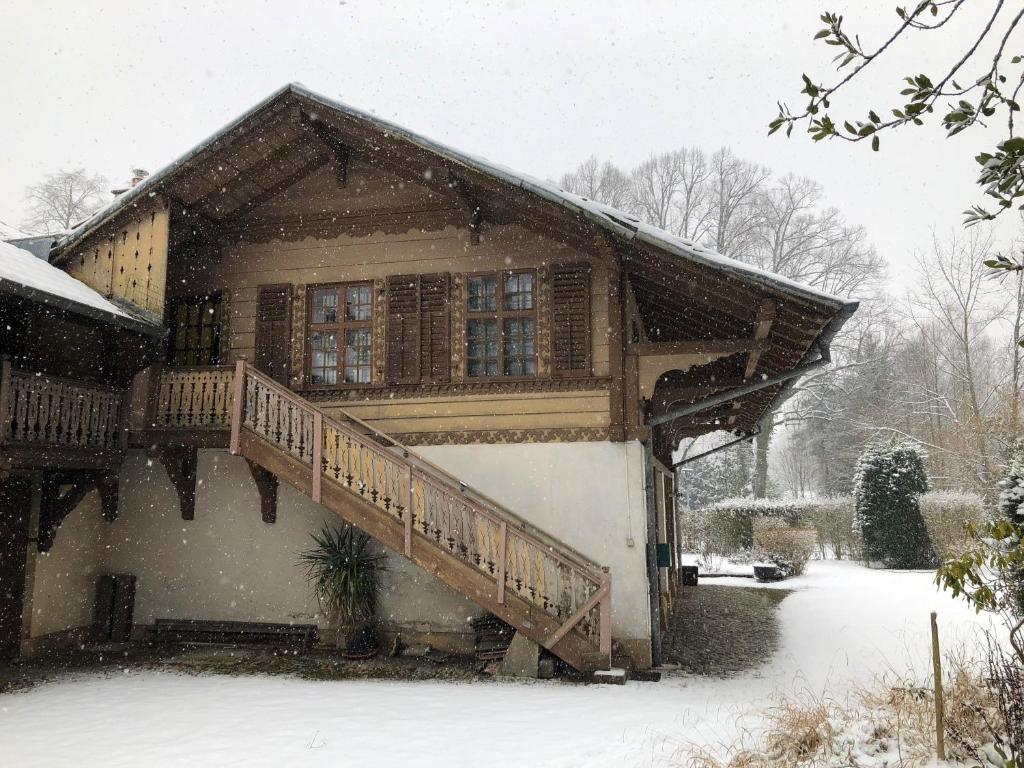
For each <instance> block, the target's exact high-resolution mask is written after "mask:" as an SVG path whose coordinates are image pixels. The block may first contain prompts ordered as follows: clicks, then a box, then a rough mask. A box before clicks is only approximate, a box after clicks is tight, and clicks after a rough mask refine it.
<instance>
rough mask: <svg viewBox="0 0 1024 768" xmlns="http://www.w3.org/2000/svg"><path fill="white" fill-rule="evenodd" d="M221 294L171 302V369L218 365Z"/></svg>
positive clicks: (179, 298) (190, 297) (183, 298)
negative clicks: (172, 366)
mask: <svg viewBox="0 0 1024 768" xmlns="http://www.w3.org/2000/svg"><path fill="white" fill-rule="evenodd" d="M221 308H222V303H221V297H220V294H213V295H207V296H188V297H178V298H176V299H174V300H173V301H172V302H171V313H170V317H171V335H170V339H169V349H168V355H167V362H168V364H170V365H182V366H191V365H217V364H219V363H220V329H221V319H222V317H221Z"/></svg>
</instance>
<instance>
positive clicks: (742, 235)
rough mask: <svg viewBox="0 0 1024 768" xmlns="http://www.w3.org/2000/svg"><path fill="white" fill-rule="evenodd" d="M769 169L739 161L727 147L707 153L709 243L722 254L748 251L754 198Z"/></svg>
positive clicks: (754, 222) (754, 215) (755, 217)
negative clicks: (709, 187)
mask: <svg viewBox="0 0 1024 768" xmlns="http://www.w3.org/2000/svg"><path fill="white" fill-rule="evenodd" d="M770 177H771V171H769V170H768V169H767V168H765V167H763V166H760V165H756V164H755V163H751V162H748V161H747V160H742V159H740V158H738V157H736V155H734V154H733V153H732V150H731V149H729V148H728V147H722V148H721V149H719V150H718V151H717V152H715V153H714V154H713V155H712V156H711V207H712V216H711V226H710V231H709V233H708V238H707V239H708V241H709V244H710V245H711V246H712V247H713V248H714V249H715V250H716V251H718V252H719V253H721V254H722V255H724V256H733V255H737V256H740V257H742V254H743V253H744V252H746V251H747V250H748V247H749V245H750V243H751V241H752V240H753V239H754V233H755V231H756V229H757V226H758V221H759V218H760V214H759V211H758V206H757V198H758V195H759V193H760V192H761V191H762V189H763V187H764V185H765V184H766V182H767V181H768V179H769V178H770Z"/></svg>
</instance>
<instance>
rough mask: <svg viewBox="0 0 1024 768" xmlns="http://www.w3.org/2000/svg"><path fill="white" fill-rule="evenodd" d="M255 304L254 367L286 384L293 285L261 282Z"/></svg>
mask: <svg viewBox="0 0 1024 768" xmlns="http://www.w3.org/2000/svg"><path fill="white" fill-rule="evenodd" d="M257 298H258V301H257V306H256V360H255V364H256V368H257V370H259V371H261V372H263V373H265V374H267V376H269V377H270V378H272V379H273V380H274V381H276V382H277V383H278V384H281V385H283V386H285V387H287V386H288V384H289V381H288V379H289V376H290V373H291V370H290V368H291V366H290V365H289V362H290V360H291V352H292V288H291V286H290V285H261V286H260V291H259V294H258V297H257Z"/></svg>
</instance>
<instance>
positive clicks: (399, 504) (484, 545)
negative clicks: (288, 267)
mask: <svg viewBox="0 0 1024 768" xmlns="http://www.w3.org/2000/svg"><path fill="white" fill-rule="evenodd" d="M233 378H234V381H233V382H232V385H233V388H234V389H233V392H232V397H231V403H230V407H231V409H232V410H231V418H230V428H231V437H230V450H231V453H233V454H237V455H241V456H244V457H245V458H247V459H249V460H250V461H252V462H255V463H256V464H259V465H260V466H262V467H264V468H265V469H267V470H268V471H270V472H273V473H274V474H275V475H277V476H278V477H279V478H280V479H281V480H283V481H285V482H288V483H290V484H291V485H293V486H294V487H295V488H297V489H299V490H300V491H302V492H303V493H305V494H307V495H309V496H310V497H311V498H312V499H313V501H315V502H317V503H319V504H322V505H324V506H325V507H327V508H328V509H330V510H332V511H334V512H336V513H337V514H338V515H340V516H341V517H342V518H344V519H345V520H346V521H348V522H349V523H351V524H352V525H355V526H356V527H358V528H360V529H362V530H363V531H365V532H366V533H368V534H370V535H371V536H373V537H374V538H376V539H377V540H378V541H380V542H382V543H383V544H384V545H386V546H387V547H389V548H390V549H392V550H394V551H395V552H399V553H401V554H403V555H405V557H407V558H409V559H410V560H411V561H412V562H414V563H416V564H417V565H418V566H420V567H421V568H423V569H424V570H426V571H427V572H428V573H431V574H433V575H434V576H435V577H437V578H438V579H440V580H441V581H443V582H444V583H445V584H447V585H448V586H450V587H452V588H453V589H455V590H456V591H458V592H460V593H461V594H463V595H465V596H466V597H468V598H469V599H470V600H472V601H473V602H475V603H476V604H477V605H479V606H481V607H483V608H485V609H487V610H488V611H490V612H492V613H494V614H495V615H497V616H499V617H501V618H502V619H504V620H505V621H507V622H508V623H509V624H511V625H512V626H513V627H515V628H516V630H517V631H518V632H521V633H523V634H524V635H526V636H527V637H529V638H531V639H532V640H534V641H535V642H537V643H538V644H539V645H541V646H542V647H544V648H547V649H549V650H550V651H551V652H552V653H554V654H556V655H557V656H559V657H560V658H562V659H564V660H565V661H566V662H568V663H569V664H571V665H572V666H573V667H575V668H576V669H578V670H580V671H583V672H590V671H595V670H598V669H608V668H609V666H610V662H611V647H612V641H611V574H610V573H609V572H608V569H607V568H602V567H601V566H599V565H598V564H596V563H594V562H593V561H591V560H590V559H588V558H586V557H584V556H583V555H581V554H579V553H578V552H576V551H574V550H573V549H572V548H571V547H568V546H566V545H565V544H564V543H562V542H560V541H558V540H557V539H555V538H554V537H552V536H550V535H548V534H546V533H544V532H543V531H541V530H538V529H537V528H535V527H534V526H532V525H530V524H529V523H527V522H526V521H525V520H523V519H522V518H520V517H518V516H517V515H515V514H514V513H513V512H511V511H510V510H508V509H506V508H504V507H502V506H501V505H499V504H497V503H496V502H494V501H492V500H490V499H488V498H487V497H486V496H484V495H482V494H480V493H478V492H476V491H474V490H473V489H472V488H469V487H468V486H466V485H465V484H464V483H462V482H460V481H459V480H458V479H456V478H454V477H452V476H451V475H450V474H448V473H447V472H445V471H444V470H442V469H441V468H440V467H437V466H436V465H434V464H432V463H430V462H429V461H427V460H426V459H424V458H423V457H421V456H418V455H416V454H415V453H413V452H412V451H411V450H409V449H408V448H406V447H405V446H403V445H401V444H400V443H398V442H397V441H395V440H393V439H392V438H390V437H388V436H387V435H385V434H384V433H382V432H379V431H377V430H375V429H374V428H372V427H371V426H369V425H368V424H366V423H365V422H362V421H360V420H358V419H356V418H355V417H353V416H351V415H350V414H347V413H345V412H344V411H339V410H337V409H332V413H335V414H338V416H339V417H338V418H332V417H330V416H327V415H326V414H324V412H323V411H321V410H319V409H318V408H317V407H316V406H314V405H313V404H312V403H310V402H308V401H306V400H304V399H302V398H300V397H298V396H297V395H296V394H295V393H294V392H292V391H291V390H289V389H287V388H285V387H283V386H281V385H280V384H278V383H277V382H275V381H273V380H272V379H270V378H268V377H267V376H264V375H263V374H261V373H259V372H258V371H256V370H255V369H253V368H252V366H251V365H249V364H248V363H246V362H245V361H239V362H238V364H237V365H236V367H235V371H234V377H233ZM225 394H226V393H225Z"/></svg>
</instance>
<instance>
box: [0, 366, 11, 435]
mask: <svg viewBox="0 0 1024 768" xmlns="http://www.w3.org/2000/svg"><path fill="white" fill-rule="evenodd" d="M10 423H11V358H9V357H8V356H7V355H3V356H2V357H0V443H3V442H4V440H5V439H6V438H7V430H8V428H9V427H10Z"/></svg>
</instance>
